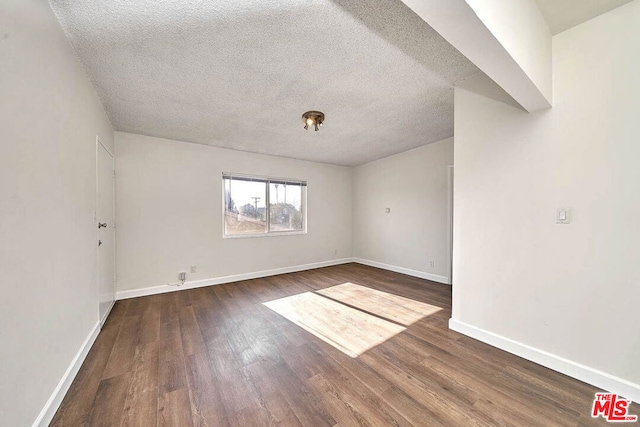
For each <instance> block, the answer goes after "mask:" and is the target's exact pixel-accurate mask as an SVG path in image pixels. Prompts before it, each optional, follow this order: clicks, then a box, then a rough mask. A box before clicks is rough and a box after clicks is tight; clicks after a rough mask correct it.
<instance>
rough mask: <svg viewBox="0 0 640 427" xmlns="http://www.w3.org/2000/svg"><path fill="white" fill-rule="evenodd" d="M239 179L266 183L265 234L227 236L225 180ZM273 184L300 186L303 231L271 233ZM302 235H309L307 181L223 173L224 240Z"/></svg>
mask: <svg viewBox="0 0 640 427" xmlns="http://www.w3.org/2000/svg"><path fill="white" fill-rule="evenodd" d="M233 178H238V179H241V180H244V181H256V182H262V183H265V190H266V191H265V193H266V194H265V222H266V224H265V232H264V233H252V234H226V223H225V213H226V198H225V191H226V188H225V180H226V179H232V180H233ZM272 182H277V183H281V184H285V185H287V184H291V185H299V186H300V187H301V190H302V196H301V200H300V205H301V206H300V210H301V211H302V230H291V231H270V229H271V212H270V209H271V207H270V206H271V203H270V200H269V197H270V196H269V193H270V191H269V186H270V184H271V183H272ZM300 234H307V181H305V180H301V179H293V178H280V177H274V176H262V175H253V174H242V173H229V172H222V238H223V239H242V238H245V237H249V238H252V237H276V236H295V235H300Z"/></svg>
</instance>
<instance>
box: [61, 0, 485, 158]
mask: <svg viewBox="0 0 640 427" xmlns="http://www.w3.org/2000/svg"><path fill="white" fill-rule="evenodd" d="M50 2H51V5H52V8H53V9H54V12H55V13H56V16H57V17H58V19H59V20H60V22H61V24H62V26H63V28H64V29H65V31H66V32H67V35H68V36H69V38H70V40H71V42H72V44H73V46H74V48H75V50H76V52H77V53H78V55H79V57H80V59H81V61H82V62H83V64H84V66H85V68H86V70H87V72H88V74H89V76H90V78H91V79H92V81H93V83H94V85H95V87H96V90H97V91H98V94H99V95H100V97H101V99H102V102H103V104H104V106H105V109H106V111H107V114H108V115H109V117H110V119H111V121H112V123H113V126H114V127H115V128H116V130H119V131H124V132H132V133H139V134H146V135H152V136H158V137H163V138H170V139H176V140H182V141H188V142H195V143H200V144H209V145H213V146H218V147H226V148H232V149H237V150H244V151H252V152H258V153H265V154H273V155H279V156H286V157H293V158H298V159H305V160H312V161H319V162H326V163H333V164H340V165H358V164H362V163H366V162H369V161H372V160H375V159H378V158H382V157H385V156H389V155H391V154H395V153H399V152H402V151H406V150H408V149H411V148H414V147H418V146H421V145H425V144H428V143H431V142H435V141H439V140H441V139H444V138H447V137H450V136H452V135H453V84H455V83H457V82H459V81H461V80H464V79H465V78H467V77H469V76H470V75H473V74H475V73H477V72H478V70H477V68H476V67H475V66H474V65H473V64H471V63H470V62H469V61H468V60H467V59H466V58H464V56H462V55H461V54H460V53H459V52H458V51H457V50H455V49H454V48H453V47H451V46H450V45H449V44H448V43H447V42H446V41H445V40H444V39H443V38H442V37H440V36H439V35H438V34H437V33H436V32H435V31H434V30H433V29H432V28H430V27H429V26H428V25H427V24H426V23H425V22H424V21H423V20H422V19H420V18H419V17H418V16H416V15H415V14H414V13H413V12H412V11H411V10H410V9H409V8H408V7H406V6H405V5H404V3H402V2H401V1H400V0H366V1H363V0H253V1H245V2H241V1H237V0H220V1H203V0H164V1H157V0H156V1H154V0H139V1H130V0H87V1H77V0H50ZM307 110H320V111H323V112H324V113H325V114H326V120H325V125H324V127H323V128H322V130H321V131H319V132H313V131H305V130H304V129H303V128H302V127H303V123H302V119H301V115H302V113H303V112H305V111H307Z"/></svg>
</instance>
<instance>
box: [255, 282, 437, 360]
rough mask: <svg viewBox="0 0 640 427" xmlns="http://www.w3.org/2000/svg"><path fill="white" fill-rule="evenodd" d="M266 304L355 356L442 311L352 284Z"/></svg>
mask: <svg viewBox="0 0 640 427" xmlns="http://www.w3.org/2000/svg"><path fill="white" fill-rule="evenodd" d="M264 305H265V306H267V307H269V308H270V309H271V310H273V311H275V312H276V313H278V314H280V315H281V316H283V317H284V318H286V319H287V320H289V321H291V322H293V323H294V324H296V325H298V326H300V327H301V328H303V329H305V330H306V331H307V332H309V333H311V334H313V335H315V336H316V337H318V338H320V339H321V340H323V341H324V342H326V343H328V344H330V345H332V346H334V347H335V348H337V349H338V350H340V351H342V352H343V353H345V354H347V355H348V356H350V357H353V358H355V357H358V356H359V355H360V354H362V353H364V352H365V351H367V350H369V349H370V348H373V347H375V346H376V345H378V344H381V343H383V342H384V341H386V340H388V339H389V338H392V337H393V336H395V335H396V334H399V333H400V332H402V331H404V330H405V329H406V327H405V326H409V325H411V324H412V323H414V322H416V321H418V320H420V319H422V318H424V317H426V316H429V315H430V314H433V313H435V312H437V311H439V310H441V308H439V307H435V306H432V305H430V304H425V303H422V302H418V301H414V300H411V299H409V298H404V297H400V296H397V295H393V294H390V293H387V292H382V291H378V290H375V289H371V288H367V287H366V286H360V285H355V284H353V283H343V284H341V285H336V286H332V287H330V288H327V289H322V290H320V291H318V292H305V293H302V294H297V295H292V296H289V297H285V298H280V299H277V300H273V301H269V302H265V303H264ZM386 319H388V320H386ZM403 325H404V326H403Z"/></svg>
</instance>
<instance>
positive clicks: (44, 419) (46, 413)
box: [33, 322, 100, 427]
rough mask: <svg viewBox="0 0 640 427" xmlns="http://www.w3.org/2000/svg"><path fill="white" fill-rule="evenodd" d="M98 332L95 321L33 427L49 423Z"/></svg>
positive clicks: (98, 325) (98, 323) (97, 324)
mask: <svg viewBox="0 0 640 427" xmlns="http://www.w3.org/2000/svg"><path fill="white" fill-rule="evenodd" d="M99 333H100V322H96V324H95V326H94V327H93V329H92V330H91V332H90V333H89V336H87V338H86V339H85V340H84V342H83V343H82V345H81V346H80V350H78V353H77V354H76V356H75V357H74V358H73V360H72V361H71V364H70V365H69V367H68V368H67V370H66V371H65V373H64V375H63V376H62V378H61V379H60V382H59V383H58V385H57V386H56V388H55V389H54V390H53V393H52V394H51V397H49V400H47V403H46V404H45V405H44V408H42V411H40V414H39V415H38V418H36V420H35V421H34V422H33V427H40V426H42V427H45V426H48V425H49V423H50V422H51V420H52V419H53V416H54V415H55V414H56V411H57V410H58V407H60V404H61V403H62V399H63V398H64V396H65V394H67V391H68V390H69V387H71V383H72V382H73V379H74V378H75V377H76V375H77V374H78V371H79V370H80V366H82V362H84V359H85V358H86V357H87V354H88V353H89V350H90V349H91V346H92V345H93V343H94V341H95V340H96V338H97V337H98V334H99Z"/></svg>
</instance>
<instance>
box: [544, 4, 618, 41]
mask: <svg viewBox="0 0 640 427" xmlns="http://www.w3.org/2000/svg"><path fill="white" fill-rule="evenodd" d="M536 1H537V3H538V7H539V8H540V11H541V12H542V15H544V17H545V19H546V20H547V24H549V29H551V33H552V34H558V33H561V32H563V31H564V30H568V29H569V28H571V27H575V26H576V25H579V24H582V23H583V22H586V21H588V20H589V19H591V18H595V17H596V16H599V15H602V14H603V13H606V12H608V11H610V10H612V9H615V8H616V7H618V6H622V5H623V4H625V3H629V2H630V1H631V0H536Z"/></svg>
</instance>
